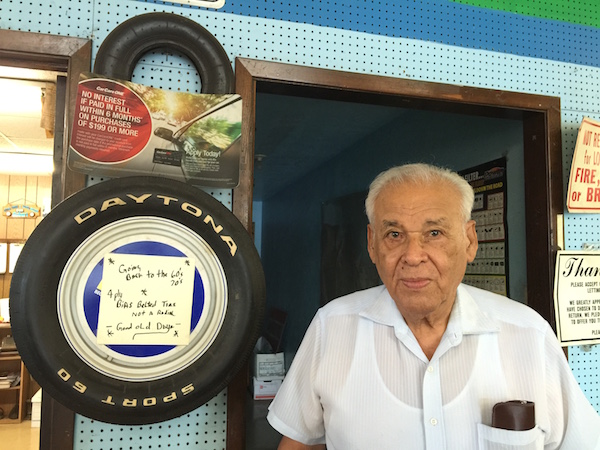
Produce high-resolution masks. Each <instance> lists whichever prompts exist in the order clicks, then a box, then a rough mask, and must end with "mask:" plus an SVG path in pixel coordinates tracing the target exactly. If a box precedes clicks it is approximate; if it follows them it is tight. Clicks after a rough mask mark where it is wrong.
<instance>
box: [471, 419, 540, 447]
mask: <svg viewBox="0 0 600 450" xmlns="http://www.w3.org/2000/svg"><path fill="white" fill-rule="evenodd" d="M477 435H478V443H479V447H478V448H479V450H540V449H543V448H544V432H543V431H542V430H541V429H540V428H538V427H535V428H532V429H531V430H525V431H513V430H503V429H502V428H492V427H490V426H488V425H483V424H479V425H478V427H477Z"/></svg>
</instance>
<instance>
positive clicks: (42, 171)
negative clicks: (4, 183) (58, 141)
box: [0, 153, 54, 175]
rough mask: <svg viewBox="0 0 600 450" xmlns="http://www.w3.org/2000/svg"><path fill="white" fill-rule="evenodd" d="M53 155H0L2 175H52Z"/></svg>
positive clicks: (0, 171)
mask: <svg viewBox="0 0 600 450" xmlns="http://www.w3.org/2000/svg"><path fill="white" fill-rule="evenodd" d="M53 171H54V162H53V161H52V155H34V154H30V153H0V173H3V174H9V175H51V174H52V172H53Z"/></svg>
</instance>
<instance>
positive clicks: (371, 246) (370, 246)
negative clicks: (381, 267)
mask: <svg viewBox="0 0 600 450" xmlns="http://www.w3.org/2000/svg"><path fill="white" fill-rule="evenodd" d="M373 233H374V232H373V228H372V227H371V224H370V223H369V224H367V251H368V252H369V257H370V258H371V261H372V262H373V264H375V260H374V259H373V257H374V256H375V238H374V236H373Z"/></svg>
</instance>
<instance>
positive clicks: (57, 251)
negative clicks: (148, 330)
mask: <svg viewBox="0 0 600 450" xmlns="http://www.w3.org/2000/svg"><path fill="white" fill-rule="evenodd" d="M119 253H121V254H129V255H145V256H150V255H152V256H165V257H166V256H180V257H183V258H182V259H181V260H185V259H186V258H193V261H195V270H193V271H192V272H193V273H194V283H193V285H194V287H193V299H192V301H191V302H192V303H193V306H192V319H191V323H190V339H189V344H185V345H163V344H164V343H159V344H161V345H101V344H99V343H97V341H96V333H97V329H98V318H99V305H100V296H101V284H100V282H101V281H102V271H103V264H104V256H105V255H109V259H108V261H109V263H110V262H111V258H110V255H112V254H119ZM127 258H129V256H127ZM134 258H135V257H134ZM138 259H139V260H141V257H140V256H138ZM156 260H157V259H154V261H156ZM159 260H160V261H161V263H162V261H164V260H163V259H160V258H159ZM188 273H190V272H188ZM167 292H168V288H167ZM160 294H161V295H162V291H161V292H160ZM157 297H159V296H157ZM264 302H265V282H264V273H263V270H262V266H261V263H260V259H259V256H258V253H257V252H256V249H255V247H254V244H253V242H252V240H251V238H250V236H249V235H248V233H247V232H246V230H245V229H244V227H243V226H242V225H241V223H240V222H239V221H238V220H237V218H236V217H235V216H234V215H233V214H232V213H231V212H230V211H229V210H228V209H227V208H226V207H225V206H223V205H222V204H221V203H220V202H219V201H217V200H216V199H214V198H213V197H212V196H210V195H208V194H206V193H204V192H202V191H200V190H199V189H197V188H195V187H193V186H190V185H186V184H184V183H181V182H178V181H173V180H168V179H164V178H157V177H126V178H120V179H113V180H109V181H105V182H102V183H100V184H97V185H94V186H91V187H88V188H86V189H84V190H82V191H80V192H78V193H76V194H74V195H72V196H71V197H69V198H67V199H66V200H64V201H63V202H62V203H60V204H59V205H57V206H56V207H55V208H54V209H52V211H51V212H50V213H49V214H48V215H47V216H46V217H45V218H44V219H43V220H42V221H41V222H40V223H39V225H38V226H37V227H36V228H35V229H34V231H33V233H32V235H31V236H30V238H29V239H28V240H27V243H26V244H25V246H24V247H23V250H22V252H21V255H20V257H19V259H18V261H17V265H16V267H15V270H14V273H13V277H12V283H11V288H10V312H11V326H12V331H13V335H14V338H15V341H16V343H17V348H18V350H19V353H20V355H21V357H22V359H23V361H24V363H25V365H26V366H27V368H28V369H29V371H30V372H31V374H32V376H33V378H34V379H35V380H36V381H37V382H38V383H39V384H40V385H41V387H42V388H43V389H44V391H46V392H47V393H48V394H50V396H52V397H53V398H55V399H56V400H58V401H59V402H61V403H62V404H64V405H65V406H67V407H68V408H70V409H72V410H73V411H75V412H77V413H79V414H82V415H84V416H87V417H89V418H92V419H96V420H100V421H103V422H108V423H115V424H147V423H153V422H159V421H163V420H167V419H171V418H174V417H178V416H180V415H182V414H185V413H187V412H189V411H191V410H193V409H195V408H197V407H199V406H201V405H203V404H204V403H206V402H207V401H208V400H210V399H211V398H213V397H214V396H215V395H216V394H217V393H219V392H220V391H221V390H222V389H224V388H225V387H226V386H227V385H228V384H229V383H230V381H231V380H232V378H233V377H234V376H235V375H236V373H237V372H238V371H239V370H240V369H241V368H242V366H243V365H244V364H245V362H246V361H247V359H248V357H249V356H250V354H251V352H252V349H253V345H254V343H255V341H256V339H257V337H258V334H259V331H260V326H261V321H262V314H263V310H264ZM186 329H187V328H186Z"/></svg>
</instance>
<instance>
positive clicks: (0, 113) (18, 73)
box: [0, 67, 57, 155]
mask: <svg viewBox="0 0 600 450" xmlns="http://www.w3.org/2000/svg"><path fill="white" fill-rule="evenodd" d="M56 75H57V74H56V73H54V72H48V71H40V70H30V69H27V70H26V69H16V68H11V67H0V98H2V102H1V103H0V152H3V153H29V154H43V155H52V152H53V144H54V139H53V138H52V137H51V136H47V134H46V130H44V128H42V127H41V116H42V108H41V104H42V89H44V88H46V87H48V86H49V84H53V83H54V81H55V80H56Z"/></svg>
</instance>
